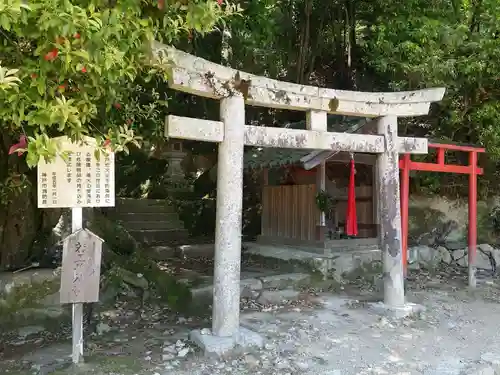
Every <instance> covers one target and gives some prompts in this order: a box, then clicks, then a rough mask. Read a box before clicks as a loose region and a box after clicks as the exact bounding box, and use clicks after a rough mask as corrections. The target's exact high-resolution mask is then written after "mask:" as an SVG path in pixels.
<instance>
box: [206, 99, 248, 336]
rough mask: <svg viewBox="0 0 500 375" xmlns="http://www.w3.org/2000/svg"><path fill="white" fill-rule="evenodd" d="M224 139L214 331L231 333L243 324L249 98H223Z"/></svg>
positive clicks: (219, 181)
mask: <svg viewBox="0 0 500 375" xmlns="http://www.w3.org/2000/svg"><path fill="white" fill-rule="evenodd" d="M220 118H221V120H222V122H223V123H224V140H223V141H222V142H220V143H219V159H218V161H217V213H216V218H215V222H216V226H215V249H216V252H215V262H214V302H213V312H212V332H213V334H214V335H216V336H219V337H231V336H233V335H234V333H235V332H238V330H239V325H240V314H239V312H240V268H241V226H242V212H243V168H242V166H243V150H244V135H245V101H244V99H243V96H242V95H236V94H235V95H233V96H230V97H228V98H224V99H222V100H221V102H220Z"/></svg>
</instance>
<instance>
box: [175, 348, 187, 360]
mask: <svg viewBox="0 0 500 375" xmlns="http://www.w3.org/2000/svg"><path fill="white" fill-rule="evenodd" d="M188 353H189V348H183V349H181V350H179V353H177V356H178V357H181V358H184V357H185V356H186V355H187V354H188Z"/></svg>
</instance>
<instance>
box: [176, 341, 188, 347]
mask: <svg viewBox="0 0 500 375" xmlns="http://www.w3.org/2000/svg"><path fill="white" fill-rule="evenodd" d="M184 346H186V344H184V343H183V342H182V341H181V340H177V342H176V343H175V347H176V348H183V347H184Z"/></svg>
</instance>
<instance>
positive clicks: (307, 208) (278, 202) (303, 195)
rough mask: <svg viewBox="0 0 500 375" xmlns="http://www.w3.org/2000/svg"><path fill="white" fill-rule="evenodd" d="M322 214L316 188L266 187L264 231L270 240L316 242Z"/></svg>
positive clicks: (306, 186)
mask: <svg viewBox="0 0 500 375" xmlns="http://www.w3.org/2000/svg"><path fill="white" fill-rule="evenodd" d="M318 218H319V211H318V208H317V207H316V186H315V185H282V186H265V187H264V188H263V192H262V231H261V233H262V234H263V235H265V236H269V237H285V238H290V239H298V240H310V241H312V240H314V238H315V232H316V221H317V219H318Z"/></svg>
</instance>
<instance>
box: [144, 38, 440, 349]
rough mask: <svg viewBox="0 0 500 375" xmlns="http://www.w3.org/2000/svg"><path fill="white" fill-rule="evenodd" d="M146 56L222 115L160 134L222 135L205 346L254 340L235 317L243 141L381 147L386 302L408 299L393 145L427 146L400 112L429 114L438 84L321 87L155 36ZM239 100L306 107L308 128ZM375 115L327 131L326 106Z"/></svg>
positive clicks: (402, 305) (214, 138)
mask: <svg viewBox="0 0 500 375" xmlns="http://www.w3.org/2000/svg"><path fill="white" fill-rule="evenodd" d="M152 63H153V64H154V65H155V66H157V67H159V68H162V69H164V70H166V71H167V74H168V77H169V86H170V87H171V88H173V89H175V90H179V91H183V92H186V93H190V94H194V95H198V96H203V97H207V98H212V99H217V100H220V121H209V120H202V119H196V118H187V117H178V116H168V117H167V119H166V130H165V135H166V136H167V137H171V138H180V139H189V140H198V141H205V142H217V143H219V153H218V168H217V214H216V232H215V270H214V299H213V323H212V324H213V326H212V333H211V335H200V334H198V335H196V334H195V335H194V340H195V341H197V343H198V344H200V345H201V346H202V347H203V348H204V349H205V351H207V352H216V353H219V354H221V353H224V352H225V351H227V350H230V349H232V348H233V347H234V346H235V345H236V344H243V345H245V344H248V343H249V340H250V343H252V342H253V343H255V344H259V339H258V337H257V336H255V334H253V336H252V333H250V332H248V331H247V330H245V329H243V328H241V327H240V324H239V323H240V321H239V320H240V319H239V313H240V311H239V304H240V261H241V226H242V205H243V199H242V198H243V150H244V146H245V145H249V146H259V147H281V148H300V149H311V150H332V151H347V152H357V153H373V154H377V155H378V157H377V165H376V168H377V171H378V172H377V173H378V181H377V183H378V185H377V186H378V189H377V190H378V194H379V197H378V198H379V207H378V208H379V224H380V241H381V249H382V253H383V272H384V308H386V309H388V310H391V311H393V312H396V313H397V312H398V311H399V312H403V311H406V310H407V309H408V305H407V304H406V301H405V294H404V277H403V259H402V251H401V244H402V233H401V212H400V188H399V154H400V153H420V154H425V153H427V139H424V138H411V137H398V134H397V133H398V128H397V119H398V117H408V116H421V115H427V114H428V112H429V108H430V105H431V103H432V102H438V101H440V100H441V99H442V98H443V95H444V93H445V89H444V88H436V89H426V90H419V91H410V92H394V93H367V92H354V91H343V90H334V89H325V88H318V87H313V86H305V85H298V84H293V83H288V82H281V81H277V80H273V79H269V78H265V77H260V76H254V75H251V74H248V73H244V72H239V71H236V70H234V69H231V68H228V67H224V66H221V65H218V64H215V63H212V62H210V61H207V60H204V59H202V58H199V57H195V56H192V55H190V54H187V53H184V52H182V51H179V50H176V49H175V48H173V47H169V46H165V45H162V44H160V43H157V42H153V44H152ZM245 104H249V105H253V106H260V107H268V108H269V107H270V108H280V109H289V110H298V111H306V112H307V129H306V130H296V129H283V128H276V127H260V126H250V125H245ZM328 113H334V114H342V115H350V116H360V117H371V118H374V121H376V123H377V130H378V135H367V134H351V133H349V134H348V133H334V132H328V131H327V114H328Z"/></svg>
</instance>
